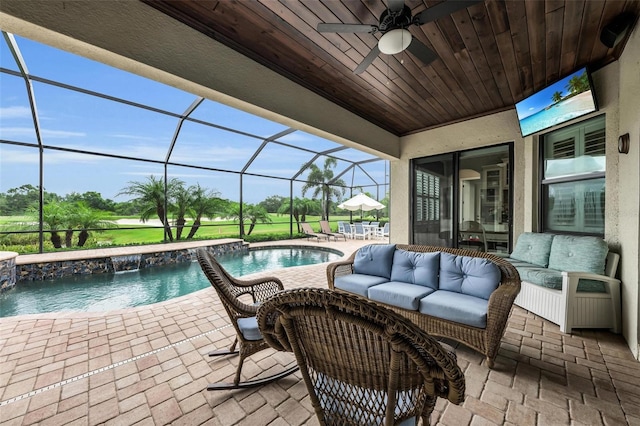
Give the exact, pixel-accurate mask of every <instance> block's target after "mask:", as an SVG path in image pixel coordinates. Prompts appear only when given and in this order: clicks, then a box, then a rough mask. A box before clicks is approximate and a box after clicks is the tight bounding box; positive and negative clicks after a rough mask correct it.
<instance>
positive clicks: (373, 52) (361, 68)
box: [353, 44, 380, 74]
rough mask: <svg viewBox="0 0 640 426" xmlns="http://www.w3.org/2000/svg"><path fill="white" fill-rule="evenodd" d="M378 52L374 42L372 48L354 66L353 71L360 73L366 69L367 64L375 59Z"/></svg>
mask: <svg viewBox="0 0 640 426" xmlns="http://www.w3.org/2000/svg"><path fill="white" fill-rule="evenodd" d="M379 54H380V49H378V45H377V44H376V45H375V46H373V49H371V52H369V54H368V55H367V56H366V57H365V58H364V59H363V60H362V62H360V64H359V65H358V66H357V67H356V69H355V70H354V71H353V73H354V74H361V73H362V72H363V71H364V70H366V69H367V67H368V66H369V65H371V62H373V60H374V59H376V58H377V57H378V55H379Z"/></svg>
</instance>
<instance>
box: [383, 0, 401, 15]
mask: <svg viewBox="0 0 640 426" xmlns="http://www.w3.org/2000/svg"><path fill="white" fill-rule="evenodd" d="M387 8H388V9H389V10H390V11H392V12H400V11H401V10H402V9H403V8H404V0H387Z"/></svg>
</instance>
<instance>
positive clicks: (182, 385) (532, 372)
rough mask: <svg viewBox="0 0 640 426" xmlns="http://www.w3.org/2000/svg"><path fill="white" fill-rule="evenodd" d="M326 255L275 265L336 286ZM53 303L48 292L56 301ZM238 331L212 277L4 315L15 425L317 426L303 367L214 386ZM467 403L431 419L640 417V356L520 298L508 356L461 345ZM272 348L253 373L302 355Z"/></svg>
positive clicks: (0, 383)
mask: <svg viewBox="0 0 640 426" xmlns="http://www.w3.org/2000/svg"><path fill="white" fill-rule="evenodd" d="M366 243H369V241H365V242H363V241H362V240H359V241H354V240H348V241H346V242H345V241H338V242H330V243H327V242H320V243H316V242H313V241H306V240H295V241H282V242H277V243H274V242H269V243H261V244H252V245H251V246H252V247H256V246H261V245H276V244H281V245H306V246H314V247H317V246H321V247H331V248H335V249H338V250H341V251H342V252H344V253H345V255H349V254H351V253H352V252H353V251H354V250H355V249H357V248H358V247H360V246H362V245H363V244H366ZM325 270H326V264H319V265H311V266H302V267H295V268H287V269H282V270H277V271H272V272H270V273H268V274H255V275H253V276H260V275H275V276H277V277H279V278H280V279H281V280H282V281H283V283H284V285H285V288H297V287H320V288H326V275H325ZM43 303H46V301H43ZM233 337H234V331H233V328H232V327H231V326H230V325H229V322H228V320H227V317H226V313H225V312H224V309H223V308H222V305H221V304H220V302H219V300H218V298H217V296H216V295H215V291H214V290H213V289H211V288H208V289H204V290H200V291H198V292H195V293H192V294H189V295H186V296H182V297H180V298H177V299H172V300H169V301H166V302H161V303H157V304H154V305H149V306H143V307H137V308H131V309H123V310H119V311H110V312H102V313H64V314H55V313H49V314H37V315H25V316H21V317H10V318H2V319H0V423H1V424H2V425H31V424H40V425H56V426H58V425H62V424H65V425H97V424H106V425H134V424H135V425H162V424H174V425H200V424H203V425H223V426H228V425H251V426H254V425H273V426H276V425H317V424H318V421H317V419H316V418H315V415H314V414H313V411H312V408H311V404H310V402H309V397H308V395H307V391H306V388H305V386H304V383H302V379H301V376H300V374H299V373H296V374H294V375H292V376H289V377H287V378H284V379H281V380H280V381H278V382H275V383H272V384H269V385H266V386H263V387H260V388H254V389H251V390H236V391H218V392H209V391H206V390H205V387H206V385H207V383H209V382H214V381H221V380H225V381H230V380H231V379H232V376H233V374H234V373H235V366H236V363H237V357H223V358H209V357H208V356H207V353H208V352H209V351H211V350H214V349H219V348H225V347H227V346H229V344H230V343H231V342H232V340H233ZM457 354H458V363H459V365H460V367H461V368H462V369H463V371H464V372H465V377H466V386H467V389H466V399H465V401H464V403H463V404H462V405H461V406H456V405H453V404H450V403H448V402H444V401H443V400H438V403H437V404H436V409H435V411H434V414H433V416H432V424H436V423H438V424H445V425H456V426H457V425H486V424H513V425H556V424H572V425H580V424H598V425H604V424H606V425H613V424H616V425H618V424H620V425H625V424H629V425H640V363H638V361H636V360H635V359H634V358H633V356H632V354H631V352H630V350H629V349H628V347H627V345H626V343H625V342H624V340H623V339H622V337H621V336H620V335H616V334H612V333H609V332H604V331H586V330H585V331H579V330H578V331H576V332H575V333H574V334H573V335H567V334H564V333H561V332H560V331H559V328H558V326H557V325H554V324H552V323H550V322H548V321H545V320H542V319H540V318H537V317H536V316H534V315H532V314H530V313H528V312H527V311H525V310H523V309H520V308H518V307H514V309H513V311H512V313H511V317H510V319H509V323H508V325H507V330H506V332H505V335H504V337H503V339H502V345H501V349H500V352H499V355H498V358H497V360H496V367H495V368H494V369H493V370H489V369H487V368H486V366H485V365H484V364H483V363H482V361H483V358H482V356H480V355H479V354H477V353H475V352H473V351H471V350H469V349H467V348H465V347H464V346H460V345H458V347H457ZM293 362H294V360H293V357H292V356H291V355H290V354H283V353H277V352H275V351H270V350H265V351H262V352H260V353H258V354H255V355H253V356H251V357H250V358H249V359H247V361H246V362H245V366H244V368H243V376H244V377H245V378H250V377H251V376H254V375H256V374H263V372H264V371H268V370H270V369H272V370H275V369H278V368H283V367H285V366H288V365H292V364H293Z"/></svg>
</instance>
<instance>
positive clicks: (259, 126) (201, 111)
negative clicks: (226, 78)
mask: <svg viewBox="0 0 640 426" xmlns="http://www.w3.org/2000/svg"><path fill="white" fill-rule="evenodd" d="M190 117H191V118H194V119H196V120H201V121H205V122H208V123H212V124H215V125H217V126H221V127H226V128H229V129H234V130H238V131H241V132H244V133H248V134H251V135H255V136H259V137H260V138H262V139H265V138H267V137H269V136H272V135H275V134H278V133H280V132H282V131H283V130H286V129H287V126H284V125H282V124H279V123H275V122H273V121H269V120H266V119H264V118H261V117H258V116H255V115H252V114H249V113H247V112H244V111H241V110H239V109H236V108H232V107H230V106H227V105H223V104H221V103H218V102H215V101H212V100H209V99H205V100H204V101H203V102H202V103H201V104H200V105H199V106H198V107H197V108H196V109H195V110H194V111H193V113H192V114H191V115H190Z"/></svg>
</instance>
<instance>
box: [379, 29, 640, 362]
mask: <svg viewBox="0 0 640 426" xmlns="http://www.w3.org/2000/svg"><path fill="white" fill-rule="evenodd" d="M638 33H639V30H638V28H636V30H635V32H634V34H633V35H632V37H631V39H630V40H629V42H628V43H627V48H626V49H625V52H624V55H623V56H622V58H621V60H620V61H618V62H614V63H612V64H610V65H608V66H606V67H604V68H602V69H600V70H598V71H596V72H595V73H594V75H593V80H594V85H595V87H596V96H597V98H598V102H599V107H600V110H599V111H598V112H596V113H593V114H590V115H589V116H586V117H584V118H582V119H581V120H584V119H588V118H590V117H593V116H596V115H600V114H603V113H604V114H605V116H606V155H607V177H606V192H607V195H606V206H607V208H606V217H605V239H606V240H607V243H608V244H609V246H610V247H611V248H612V249H613V250H615V251H616V252H619V253H620V254H621V257H622V260H621V263H620V266H619V277H620V278H621V280H622V305H623V306H622V312H623V335H624V337H625V339H626V340H627V342H628V344H629V347H630V349H631V350H632V352H633V353H634V355H635V356H636V358H638V356H639V354H638V352H639V347H638V342H639V340H640V339H639V337H638V335H639V333H640V329H639V327H638V321H639V318H638V307H639V305H640V303H639V297H640V295H639V292H638V277H639V266H638V257H639V246H640V219H639V217H640V197H639V196H638V194H639V193H640V189H639V188H640V185H639V182H640V174H639V173H640V172H639V167H638V165H639V164H640V141H639V138H640V73H639V72H638V70H639V69H640V35H639V34H638ZM627 132H628V133H630V135H631V150H630V153H629V154H627V155H622V154H618V152H617V140H618V135H620V134H622V133H627ZM510 141H513V142H514V165H513V166H514V177H513V180H512V182H513V187H512V191H513V194H514V216H513V217H514V224H513V237H514V241H515V240H516V239H517V237H518V235H519V234H520V233H522V232H525V231H537V222H538V218H537V213H536V212H537V206H538V193H537V192H538V190H537V189H538V149H539V142H538V141H539V137H538V136H537V135H533V136H528V137H526V138H524V139H523V138H522V137H521V136H520V129H519V126H518V121H517V116H516V113H515V110H511V111H506V112H503V113H499V114H494V115H491V116H488V117H481V118H477V119H474V120H469V121H465V122H462V123H458V124H454V125H450V126H446V127H442V128H438V129H434V130H429V131H426V132H422V133H418V134H414V135H411V136H407V137H404V138H402V139H401V153H400V160H398V161H393V162H391V191H390V193H391V200H390V204H391V206H392V208H391V213H390V223H391V233H390V235H391V240H392V242H395V243H407V242H408V241H410V223H409V212H410V207H411V206H410V198H411V194H410V184H411V173H410V172H411V171H410V164H409V163H410V160H411V159H412V158H419V157H426V156H431V155H437V154H442V153H447V152H452V151H459V150H466V149H470V148H478V147H484V146H490V145H496V144H500V143H504V142H510Z"/></svg>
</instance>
